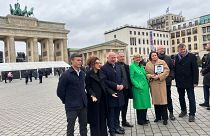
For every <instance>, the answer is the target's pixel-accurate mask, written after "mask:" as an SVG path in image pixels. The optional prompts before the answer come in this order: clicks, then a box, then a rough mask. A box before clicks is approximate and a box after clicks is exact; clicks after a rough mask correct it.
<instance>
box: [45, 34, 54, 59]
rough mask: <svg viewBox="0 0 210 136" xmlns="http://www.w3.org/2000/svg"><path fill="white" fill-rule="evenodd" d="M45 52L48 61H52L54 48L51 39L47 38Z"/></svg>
mask: <svg viewBox="0 0 210 136" xmlns="http://www.w3.org/2000/svg"><path fill="white" fill-rule="evenodd" d="M47 52H48V53H47V54H48V61H54V48H53V39H52V38H50V39H48V42H47Z"/></svg>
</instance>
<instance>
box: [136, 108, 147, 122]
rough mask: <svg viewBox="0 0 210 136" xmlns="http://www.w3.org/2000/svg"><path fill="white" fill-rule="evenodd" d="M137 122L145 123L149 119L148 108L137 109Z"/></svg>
mask: <svg viewBox="0 0 210 136" xmlns="http://www.w3.org/2000/svg"><path fill="white" fill-rule="evenodd" d="M136 115H137V122H138V123H145V122H146V120H147V109H141V110H136Z"/></svg>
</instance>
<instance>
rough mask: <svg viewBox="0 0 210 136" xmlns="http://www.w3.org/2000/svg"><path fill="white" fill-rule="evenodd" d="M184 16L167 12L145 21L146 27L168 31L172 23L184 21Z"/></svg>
mask: <svg viewBox="0 0 210 136" xmlns="http://www.w3.org/2000/svg"><path fill="white" fill-rule="evenodd" d="M184 20H185V18H184V17H183V16H182V15H181V14H179V15H176V14H171V13H167V14H165V15H161V16H158V17H154V18H151V19H149V20H148V21H147V27H148V28H150V29H158V30H165V31H170V29H171V26H172V25H173V24H177V23H180V22H184Z"/></svg>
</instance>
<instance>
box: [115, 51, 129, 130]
mask: <svg viewBox="0 0 210 136" xmlns="http://www.w3.org/2000/svg"><path fill="white" fill-rule="evenodd" d="M117 64H119V65H120V66H121V69H122V75H123V84H124V85H125V87H124V89H123V94H124V100H125V104H124V106H123V107H122V111H121V117H122V126H124V127H133V125H131V124H130V123H129V122H128V121H127V120H126V114H127V109H128V102H129V99H130V98H132V90H131V79H130V73H129V66H128V65H127V64H125V53H124V52H119V53H118V56H117Z"/></svg>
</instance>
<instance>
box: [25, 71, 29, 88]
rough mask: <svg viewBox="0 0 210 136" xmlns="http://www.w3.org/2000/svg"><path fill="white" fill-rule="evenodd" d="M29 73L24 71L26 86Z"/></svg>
mask: <svg viewBox="0 0 210 136" xmlns="http://www.w3.org/2000/svg"><path fill="white" fill-rule="evenodd" d="M28 78H29V72H28V70H26V71H25V83H26V85H27V84H28Z"/></svg>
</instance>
